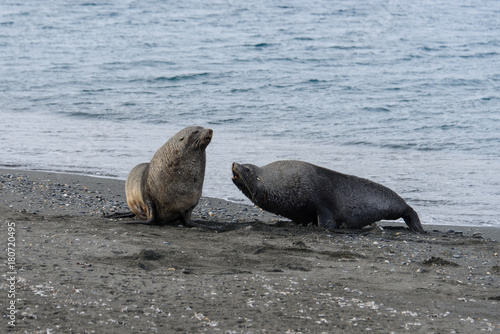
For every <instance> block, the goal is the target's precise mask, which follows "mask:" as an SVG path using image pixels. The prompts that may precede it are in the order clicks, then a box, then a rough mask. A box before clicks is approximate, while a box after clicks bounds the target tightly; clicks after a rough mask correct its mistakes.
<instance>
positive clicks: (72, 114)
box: [66, 102, 109, 119]
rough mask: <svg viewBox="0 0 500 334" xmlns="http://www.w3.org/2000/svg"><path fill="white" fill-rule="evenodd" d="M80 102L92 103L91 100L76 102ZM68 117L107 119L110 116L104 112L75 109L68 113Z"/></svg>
mask: <svg viewBox="0 0 500 334" xmlns="http://www.w3.org/2000/svg"><path fill="white" fill-rule="evenodd" d="M78 104H91V103H90V102H88V103H83V102H82V103H75V105H78ZM66 115H67V116H68V117H75V118H87V119H106V118H109V116H108V115H107V114H103V113H88V112H84V111H74V112H70V113H66Z"/></svg>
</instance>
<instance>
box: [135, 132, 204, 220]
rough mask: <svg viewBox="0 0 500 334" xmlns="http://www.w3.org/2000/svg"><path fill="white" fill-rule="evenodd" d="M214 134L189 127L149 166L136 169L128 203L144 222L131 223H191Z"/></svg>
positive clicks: (164, 147) (172, 139)
mask: <svg viewBox="0 0 500 334" xmlns="http://www.w3.org/2000/svg"><path fill="white" fill-rule="evenodd" d="M212 134H213V131H212V130H211V129H204V128H202V127H200V126H193V127H187V128H185V129H183V130H181V131H179V132H178V133H177V134H175V135H174V136H173V137H172V138H170V139H169V140H168V141H167V142H166V143H165V144H164V145H163V146H161V147H160V148H159V149H158V150H157V151H156V153H155V154H154V156H153V158H152V159H151V161H150V162H149V163H142V164H139V165H137V166H135V167H134V168H133V169H132V170H131V171H130V174H129V175H128V177H127V181H126V182H125V193H126V196H127V204H128V206H129V208H130V210H132V212H133V213H134V214H135V215H136V216H138V217H139V218H142V219H145V220H144V221H133V222H130V223H143V224H159V225H163V224H171V223H174V222H176V221H181V222H182V223H183V224H185V225H188V226H199V225H198V224H195V223H193V222H192V221H191V212H192V211H193V209H194V207H195V206H196V205H197V204H198V201H199V200H200V197H201V192H202V188H203V180H204V178H205V162H206V153H205V149H206V147H207V146H208V144H210V141H211V140H212Z"/></svg>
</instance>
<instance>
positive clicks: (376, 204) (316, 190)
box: [232, 160, 425, 233]
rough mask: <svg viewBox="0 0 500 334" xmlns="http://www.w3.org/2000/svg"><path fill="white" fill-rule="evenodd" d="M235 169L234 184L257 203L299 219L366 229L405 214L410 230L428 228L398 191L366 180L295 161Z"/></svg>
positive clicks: (248, 165) (404, 217) (262, 206)
mask: <svg viewBox="0 0 500 334" xmlns="http://www.w3.org/2000/svg"><path fill="white" fill-rule="evenodd" d="M232 171H233V177H232V180H233V183H234V184H235V185H236V186H237V187H238V188H239V189H240V190H241V191H242V192H243V194H245V196H247V197H248V198H249V199H250V200H251V201H252V202H253V203H254V204H255V205H257V206H259V207H261V208H262V209H264V210H267V211H270V212H272V213H275V214H278V215H281V216H284V217H287V218H289V219H291V220H293V221H294V222H296V223H299V224H308V223H311V222H314V223H317V224H318V225H319V226H321V227H324V228H327V229H336V228H339V227H340V226H341V225H345V226H346V227H349V228H362V227H363V226H366V225H370V224H372V223H374V222H376V221H379V220H381V219H388V220H395V219H399V218H403V219H404V221H405V222H406V224H407V225H408V227H409V228H410V230H411V231H415V232H420V233H425V231H424V229H423V228H422V225H421V224H420V220H419V218H418V215H417V213H416V212H415V211H414V210H413V209H412V208H411V207H410V206H409V205H408V204H407V203H406V202H405V201H404V200H403V199H402V198H401V197H400V196H399V195H398V194H396V193H395V192H394V191H392V190H391V189H389V188H387V187H385V186H383V185H381V184H378V183H375V182H373V181H370V180H367V179H363V178H359V177H356V176H353V175H347V174H342V173H338V172H335V171H332V170H329V169H326V168H323V167H319V166H316V165H313V164H310V163H307V162H302V161H295V160H284V161H275V162H273V163H270V164H268V165H266V166H263V167H257V166H255V165H251V164H244V165H240V164H238V163H236V162H235V163H233V166H232Z"/></svg>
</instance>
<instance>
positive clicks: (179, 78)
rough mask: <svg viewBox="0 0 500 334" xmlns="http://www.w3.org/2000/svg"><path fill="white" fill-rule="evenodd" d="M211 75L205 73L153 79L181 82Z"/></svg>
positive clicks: (155, 79)
mask: <svg viewBox="0 0 500 334" xmlns="http://www.w3.org/2000/svg"><path fill="white" fill-rule="evenodd" d="M209 75H210V73H208V72H205V73H195V74H184V75H174V76H172V77H165V76H161V77H156V78H154V79H153V81H181V80H193V79H197V78H200V77H206V76H209Z"/></svg>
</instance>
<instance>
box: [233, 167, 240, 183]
mask: <svg viewBox="0 0 500 334" xmlns="http://www.w3.org/2000/svg"><path fill="white" fill-rule="evenodd" d="M239 178H240V174H238V172H237V171H236V163H233V178H232V179H233V180H237V179H239Z"/></svg>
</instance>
